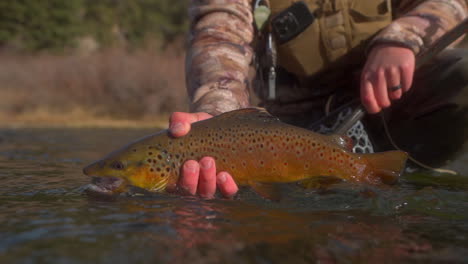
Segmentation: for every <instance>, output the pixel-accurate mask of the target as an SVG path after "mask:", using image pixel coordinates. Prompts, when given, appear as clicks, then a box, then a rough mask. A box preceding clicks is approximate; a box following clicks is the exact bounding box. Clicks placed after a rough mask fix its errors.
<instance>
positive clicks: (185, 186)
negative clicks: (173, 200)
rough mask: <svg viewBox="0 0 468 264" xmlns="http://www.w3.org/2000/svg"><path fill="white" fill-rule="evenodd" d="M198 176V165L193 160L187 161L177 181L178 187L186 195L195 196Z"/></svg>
mask: <svg viewBox="0 0 468 264" xmlns="http://www.w3.org/2000/svg"><path fill="white" fill-rule="evenodd" d="M199 174H200V165H199V164H198V162H196V161H194V160H188V161H186V162H185V163H184V166H183V167H182V171H181V177H180V179H179V187H180V188H181V189H182V190H184V191H185V192H186V193H188V194H191V195H195V193H196V192H197V186H198V178H199Z"/></svg>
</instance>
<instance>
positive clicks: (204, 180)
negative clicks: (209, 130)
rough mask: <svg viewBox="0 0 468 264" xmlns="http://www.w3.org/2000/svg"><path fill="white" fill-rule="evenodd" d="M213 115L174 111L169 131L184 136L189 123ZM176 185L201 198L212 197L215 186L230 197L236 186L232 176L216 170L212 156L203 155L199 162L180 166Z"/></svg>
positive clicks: (235, 190) (187, 130)
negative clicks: (179, 174)
mask: <svg viewBox="0 0 468 264" xmlns="http://www.w3.org/2000/svg"><path fill="white" fill-rule="evenodd" d="M211 117H213V116H212V115H210V114H207V113H183V112H175V113H173V114H172V115H171V118H170V121H169V131H170V133H171V134H172V135H173V136H174V137H182V136H185V135H186V134H187V133H188V132H189V131H190V128H191V124H192V123H194V122H197V121H201V120H205V119H208V118H211ZM177 185H178V187H179V188H180V189H182V190H184V191H185V192H186V193H187V194H191V195H195V194H198V195H199V196H201V197H202V198H207V199H211V198H213V197H214V194H215V192H216V188H218V190H219V191H220V192H221V194H222V195H223V196H224V197H232V196H234V195H235V194H236V193H237V190H238V187H237V184H236V183H235V182H234V179H233V178H232V176H231V175H230V174H229V173H227V172H218V173H217V171H216V163H215V160H214V159H213V158H212V157H204V158H202V159H201V160H200V161H199V162H198V161H195V160H188V161H186V162H185V163H184V165H183V166H182V171H181V177H180V179H179V182H178V183H177Z"/></svg>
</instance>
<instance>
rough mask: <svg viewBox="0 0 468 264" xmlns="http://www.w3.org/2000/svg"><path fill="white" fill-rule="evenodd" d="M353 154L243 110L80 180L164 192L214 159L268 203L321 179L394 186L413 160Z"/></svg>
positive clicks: (112, 158) (166, 136)
mask: <svg viewBox="0 0 468 264" xmlns="http://www.w3.org/2000/svg"><path fill="white" fill-rule="evenodd" d="M351 147H352V141H350V139H349V138H346V137H343V136H339V135H322V134H318V133H315V132H312V131H310V130H307V129H304V128H300V127H296V126H292V125H289V124H286V123H284V122H282V121H280V120H279V119H278V118H277V117H274V116H272V115H271V114H269V113H268V112H267V111H266V110H265V109H262V108H245V109H240V110H234V111H231V112H226V113H223V114H220V115H218V116H215V117H213V118H210V119H207V120H203V121H199V122H196V123H193V124H192V127H191V130H190V132H189V133H188V134H187V135H186V136H183V137H180V138H175V137H173V136H172V135H171V134H170V132H169V131H168V130H167V129H166V130H162V131H160V132H158V133H155V134H152V135H149V136H146V137H143V138H141V139H139V140H136V141H135V142H132V143H130V144H128V145H126V146H124V147H122V148H120V149H118V150H116V151H114V152H112V153H110V154H108V155H107V156H105V157H104V158H102V159H100V160H98V161H96V162H94V163H92V164H90V165H88V166H86V167H85V168H84V169H83V172H84V174H85V175H88V176H91V177H93V183H92V184H91V185H90V188H89V189H90V190H91V191H93V192H98V193H106V194H116V193H121V192H125V191H126V190H128V187H129V186H134V187H137V188H141V189H144V190H147V191H149V192H163V191H166V190H169V189H173V188H175V186H176V185H177V182H178V179H179V177H180V174H181V169H180V168H181V166H182V165H183V164H184V162H185V161H187V160H199V159H201V158H202V157H205V156H210V157H213V158H214V159H215V161H216V167H217V170H218V171H227V172H229V173H230V174H231V175H233V177H234V180H235V182H236V183H237V184H238V185H240V186H244V185H245V186H251V187H252V188H253V189H254V190H255V191H257V193H259V194H261V195H262V196H264V197H267V198H268V196H270V197H271V196H273V192H274V191H273V190H272V188H271V186H272V184H276V183H290V182H307V181H308V180H311V179H314V178H321V177H333V178H338V179H340V180H344V181H350V182H357V183H366V184H372V185H381V184H393V183H395V182H396V181H397V180H398V178H399V177H400V175H401V173H402V171H403V169H404V167H405V163H406V160H407V156H408V155H407V153H405V152H402V151H387V152H381V153H373V154H356V153H353V152H352V151H351V149H350V148H351Z"/></svg>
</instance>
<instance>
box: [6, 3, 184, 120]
mask: <svg viewBox="0 0 468 264" xmlns="http://www.w3.org/2000/svg"><path fill="white" fill-rule="evenodd" d="M187 3H188V1H186V0H176V1H171V0H0V61H1V63H0V124H5V123H8V122H15V120H20V119H27V120H32V121H37V122H43V123H44V122H45V123H47V122H49V121H50V120H53V119H57V120H69V119H82V120H83V119H87V118H89V119H93V118H97V119H99V120H101V119H102V118H110V119H126V120H128V119H131V120H141V119H145V118H152V117H156V118H158V117H159V118H161V116H162V117H164V116H165V115H167V114H168V113H170V112H172V111H176V110H177V111H184V110H186V109H187V96H186V91H185V81H184V80H185V78H184V52H183V50H182V47H183V45H182V43H183V38H184V35H185V32H186V30H187V27H188V18H187V15H186V13H187ZM57 116H58V117H57ZM39 119H41V120H39ZM82 120H81V121H82ZM77 121H78V122H79V120H77ZM72 122H73V121H72Z"/></svg>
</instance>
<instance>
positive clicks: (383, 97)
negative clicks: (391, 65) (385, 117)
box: [372, 70, 390, 108]
mask: <svg viewBox="0 0 468 264" xmlns="http://www.w3.org/2000/svg"><path fill="white" fill-rule="evenodd" d="M372 84H373V86H374V94H375V99H376V100H377V104H378V105H379V107H380V108H387V107H389V106H390V99H388V91H387V81H386V78H385V72H384V71H383V70H379V71H378V72H377V76H376V79H374V82H373V83H372Z"/></svg>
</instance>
